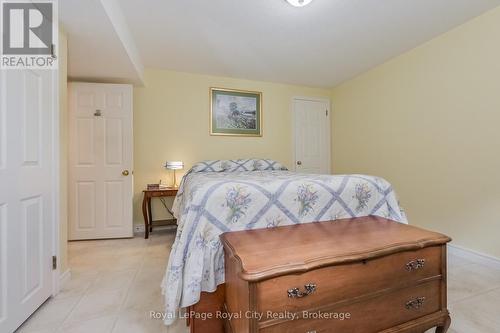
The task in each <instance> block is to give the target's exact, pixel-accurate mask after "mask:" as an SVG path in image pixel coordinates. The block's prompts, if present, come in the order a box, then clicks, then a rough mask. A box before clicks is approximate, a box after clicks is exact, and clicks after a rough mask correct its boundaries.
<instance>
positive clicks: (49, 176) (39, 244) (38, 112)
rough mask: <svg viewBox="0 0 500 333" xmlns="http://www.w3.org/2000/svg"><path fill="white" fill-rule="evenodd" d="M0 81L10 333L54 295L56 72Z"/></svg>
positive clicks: (1, 311) (4, 299) (1, 251)
mask: <svg viewBox="0 0 500 333" xmlns="http://www.w3.org/2000/svg"><path fill="white" fill-rule="evenodd" d="M0 77H1V79H0V95H1V96H0V103H1V104H0V130H1V131H0V184H2V185H1V186H0V240H1V243H0V268H1V271H0V331H1V332H12V331H14V330H15V329H16V328H17V327H18V326H19V325H21V324H22V322H23V321H24V320H26V319H27V318H28V317H29V316H30V315H31V314H32V313H33V312H34V311H35V310H36V309H37V308H38V307H39V306H40V305H41V304H42V303H43V302H44V301H45V300H47V298H49V297H50V295H51V294H52V255H53V254H54V253H53V236H54V225H55V224H54V219H55V216H56V215H55V212H54V209H55V205H54V198H55V196H56V195H57V190H56V188H55V184H56V183H55V181H54V177H55V171H54V168H55V167H56V163H55V149H54V147H55V142H56V141H55V140H57V138H56V137H55V136H54V133H53V130H54V120H55V119H57V116H56V112H57V101H56V98H55V96H56V90H55V87H56V85H55V83H56V81H55V80H56V77H57V72H56V71H47V70H41V71H34V70H12V71H1V73H0ZM7 83H8V84H7ZM7 235H8V236H7Z"/></svg>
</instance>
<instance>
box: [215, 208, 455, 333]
mask: <svg viewBox="0 0 500 333" xmlns="http://www.w3.org/2000/svg"><path fill="white" fill-rule="evenodd" d="M221 239H222V242H223V244H224V250H225V261H226V285H225V288H226V295H225V311H226V314H225V319H226V332H232V333H247V332H248V333H256V332H261V333H326V332H335V333H343V332H345V333H356V332H359V333H370V332H384V333H395V332H415V333H423V332H424V331H426V330H427V329H430V328H432V327H438V328H437V330H436V332H439V333H444V332H446V331H447V330H448V327H449V325H450V316H449V312H448V310H447V304H446V243H447V242H449V241H450V238H448V237H446V236H444V235H442V234H438V233H435V232H430V231H426V230H423V229H419V228H416V227H412V226H408V225H404V224H400V223H396V222H393V221H389V220H386V219H382V218H377V217H366V218H356V219H349V220H339V221H335V222H321V223H310V224H301V225H294V226H286V227H279V228H275V229H261V230H251V231H241V232H232V233H226V234H223V235H222V236H221Z"/></svg>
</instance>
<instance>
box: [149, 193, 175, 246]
mask: <svg viewBox="0 0 500 333" xmlns="http://www.w3.org/2000/svg"><path fill="white" fill-rule="evenodd" d="M177 190H178V189H177V188H162V189H155V190H144V191H142V192H143V193H144V197H143V199H142V214H143V215H144V238H146V239H148V238H149V233H150V232H152V231H153V223H162V225H177V220H176V219H175V218H173V219H167V220H156V221H153V214H152V213H151V199H152V198H159V199H162V198H165V197H175V196H176V195H177ZM165 208H167V210H168V212H169V213H170V214H171V215H172V216H173V213H172V211H171V210H170V209H169V208H168V207H166V206H165Z"/></svg>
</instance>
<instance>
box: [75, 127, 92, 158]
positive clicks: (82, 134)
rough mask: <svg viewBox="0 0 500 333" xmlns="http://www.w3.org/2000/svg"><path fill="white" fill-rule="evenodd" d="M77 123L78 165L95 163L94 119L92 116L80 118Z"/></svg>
mask: <svg viewBox="0 0 500 333" xmlns="http://www.w3.org/2000/svg"><path fill="white" fill-rule="evenodd" d="M76 124H77V130H76V131H77V136H78V138H77V142H78V143H77V145H78V147H77V150H78V165H94V163H95V160H94V156H95V153H94V140H93V138H94V120H93V119H91V118H78V119H77V120H76Z"/></svg>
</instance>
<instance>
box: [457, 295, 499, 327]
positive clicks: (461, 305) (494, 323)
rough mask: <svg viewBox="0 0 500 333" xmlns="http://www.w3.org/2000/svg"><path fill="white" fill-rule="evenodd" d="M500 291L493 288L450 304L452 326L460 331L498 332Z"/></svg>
mask: <svg viewBox="0 0 500 333" xmlns="http://www.w3.org/2000/svg"><path fill="white" fill-rule="evenodd" d="M499 309H500V291H499V290H494V291H490V292H487V293H484V294H480V295H477V296H473V297H471V298H468V299H466V300H463V301H460V302H457V303H455V304H452V305H450V312H451V317H452V328H453V329H454V330H455V331H456V332H461V333H486V332H488V333H489V332H492V333H493V332H500V316H499Z"/></svg>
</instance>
